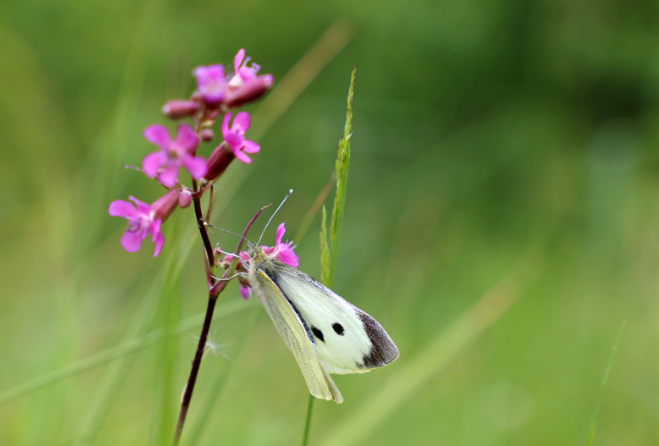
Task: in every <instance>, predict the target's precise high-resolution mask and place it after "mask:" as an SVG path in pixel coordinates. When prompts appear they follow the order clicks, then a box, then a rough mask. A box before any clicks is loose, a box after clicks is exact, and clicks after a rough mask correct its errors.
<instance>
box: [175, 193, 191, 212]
mask: <svg viewBox="0 0 659 446" xmlns="http://www.w3.org/2000/svg"><path fill="white" fill-rule="evenodd" d="M191 202H192V192H190V191H189V190H188V189H184V190H183V191H182V192H181V195H179V197H178V205H179V206H181V207H182V208H187V207H188V206H190V203H191Z"/></svg>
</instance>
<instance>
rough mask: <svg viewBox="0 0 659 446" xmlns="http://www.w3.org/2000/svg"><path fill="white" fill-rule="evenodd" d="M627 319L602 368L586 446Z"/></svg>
mask: <svg viewBox="0 0 659 446" xmlns="http://www.w3.org/2000/svg"><path fill="white" fill-rule="evenodd" d="M626 322H627V321H622V325H621V326H620V330H619V331H618V337H617V338H616V341H615V343H614V344H613V348H612V349H611V355H610V356H609V362H608V363H607V365H606V369H605V370H604V376H603V377H602V384H601V385H600V389H599V392H598V393H597V399H596V400H595V407H594V408H593V415H592V416H591V417H590V427H589V429H588V435H587V436H586V443H585V444H586V446H591V445H592V444H593V439H594V438H595V429H596V428H597V415H598V414H599V411H600V406H601V405H602V396H603V395H604V387H605V386H606V382H607V381H608V379H609V374H610V373H611V367H612V366H613V360H614V358H615V356H616V350H618V344H620V338H621V337H622V332H623V330H624V329H625V323H626Z"/></svg>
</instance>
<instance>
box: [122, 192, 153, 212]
mask: <svg viewBox="0 0 659 446" xmlns="http://www.w3.org/2000/svg"><path fill="white" fill-rule="evenodd" d="M128 198H129V199H130V201H132V202H133V203H135V206H137V211H138V212H139V213H140V214H144V215H147V214H148V213H149V212H150V211H151V205H150V204H148V203H145V202H143V201H140V200H138V199H137V198H135V197H133V196H132V195H130V196H129V197H128Z"/></svg>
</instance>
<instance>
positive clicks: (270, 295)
mask: <svg viewBox="0 0 659 446" xmlns="http://www.w3.org/2000/svg"><path fill="white" fill-rule="evenodd" d="M248 246H249V251H248V252H249V257H250V260H249V266H248V272H247V281H248V282H249V285H250V288H251V289H252V291H253V292H254V293H255V294H256V295H257V296H258V298H259V300H260V301H261V303H262V304H263V306H264V307H265V310H266V312H267V313H268V315H269V316H270V319H272V322H273V323H274V325H275V328H276V329H277V332H279V335H280V336H281V337H282V339H283V340H284V342H285V343H286V345H287V346H288V348H289V350H290V351H291V352H292V353H293V356H294V357H295V360H296V361H297V364H298V366H299V367H300V370H301V371H302V375H303V376H304V379H305V381H306V383H307V386H308V387H309V392H310V393H311V394H312V395H313V396H315V397H316V398H320V399H324V400H329V401H336V402H337V403H341V402H343V397H342V396H341V392H339V389H338V388H337V387H336V385H335V384H334V381H333V380H332V378H331V377H330V373H340V374H343V373H365V372H368V371H370V370H371V369H374V368H377V367H384V366H385V365H387V364H389V363H390V362H392V361H393V360H395V359H396V358H397V357H398V348H397V347H396V345H395V344H394V342H393V341H392V340H391V338H390V337H389V335H388V334H387V332H386V331H385V330H384V328H382V326H381V325H380V324H379V323H378V322H377V321H376V320H375V319H373V318H372V317H371V316H369V315H368V314H366V313H364V312H363V311H362V310H360V309H359V308H357V307H355V306H354V305H352V304H351V303H350V302H348V301H346V300H345V299H343V298H342V297H340V296H339V295H338V294H336V293H335V292H334V291H332V290H330V289H329V288H327V287H326V286H325V285H323V284H321V283H320V282H318V281H317V280H316V279H314V278H312V277H311V276H310V275H308V274H306V273H304V272H302V271H300V270H298V269H296V268H293V267H292V266H289V265H287V264H285V263H283V262H280V261H279V260H277V259H275V258H273V257H271V256H269V255H268V254H266V253H265V252H264V250H263V248H261V246H259V245H258V244H255V243H252V242H248Z"/></svg>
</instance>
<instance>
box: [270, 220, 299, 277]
mask: <svg viewBox="0 0 659 446" xmlns="http://www.w3.org/2000/svg"><path fill="white" fill-rule="evenodd" d="M285 233H286V225H285V224H284V223H282V224H280V225H279V226H278V227H277V235H276V237H275V246H262V248H263V252H265V253H266V254H267V255H269V256H270V257H274V258H275V259H277V260H279V261H280V262H283V263H285V264H287V265H290V266H292V267H293V268H297V267H298V266H299V265H300V259H298V257H297V255H296V254H295V252H293V250H294V249H295V246H291V245H292V244H293V242H289V241H288V240H286V241H285V242H284V243H282V242H281V241H282V239H283V238H284V234H285Z"/></svg>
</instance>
